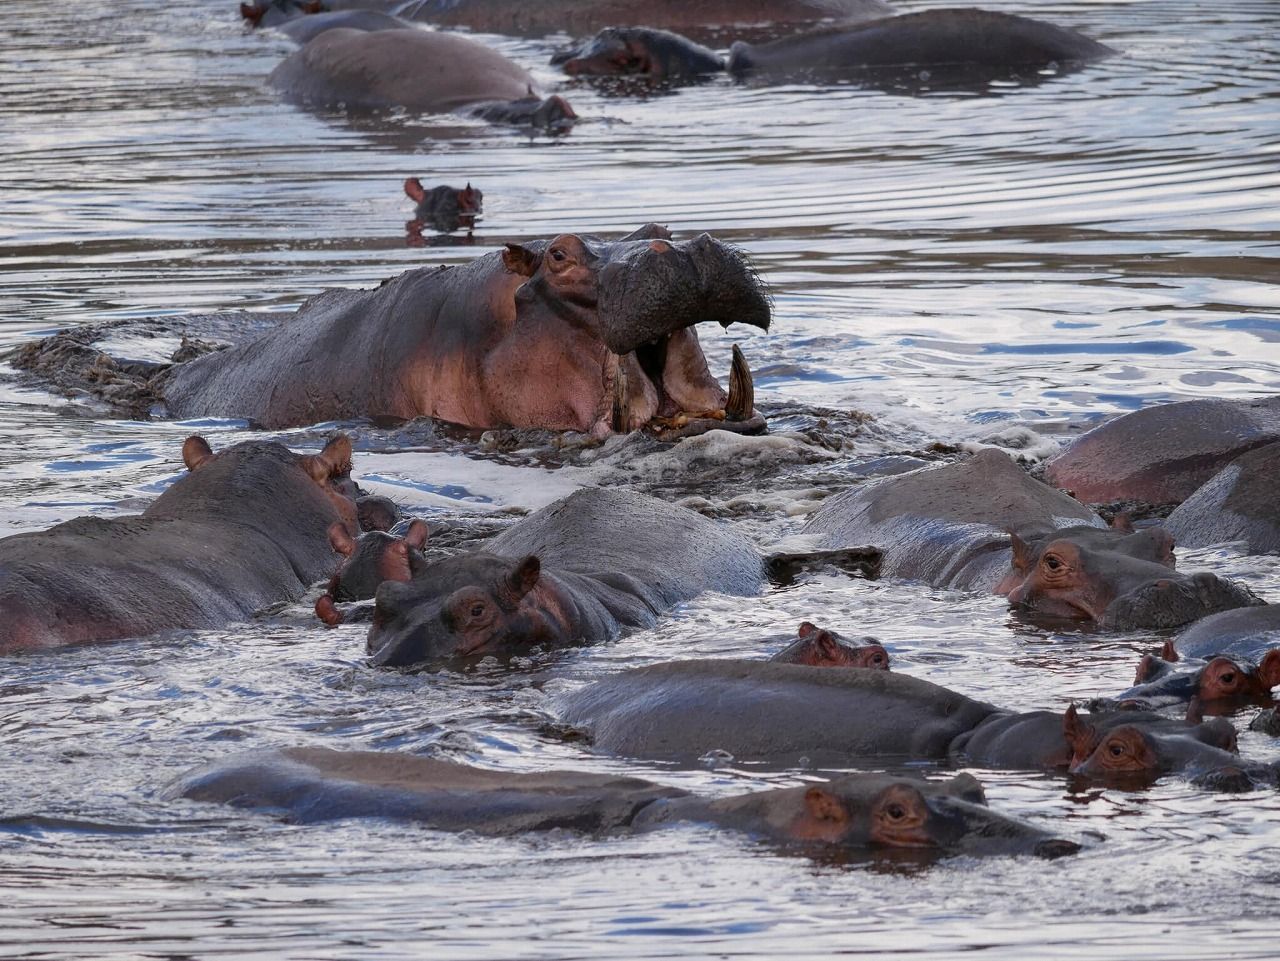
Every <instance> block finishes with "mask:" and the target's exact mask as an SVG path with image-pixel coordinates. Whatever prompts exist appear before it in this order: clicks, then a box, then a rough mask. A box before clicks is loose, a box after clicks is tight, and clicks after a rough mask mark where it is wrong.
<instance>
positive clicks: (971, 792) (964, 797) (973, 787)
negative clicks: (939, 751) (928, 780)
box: [943, 773, 987, 806]
mask: <svg viewBox="0 0 1280 961" xmlns="http://www.w3.org/2000/svg"><path fill="white" fill-rule="evenodd" d="M943 790H945V791H946V792H947V794H949V795H951V796H952V797H954V798H959V799H960V800H961V801H968V802H969V803H970V804H981V805H983V806H985V805H986V803H987V794H986V792H985V791H983V790H982V782H981V781H979V780H978V779H977V778H976V777H974V776H973V775H972V774H968V773H965V774H957V775H956V776H955V777H953V778H952V779H951V780H950V781H946V782H945V783H944V785H943Z"/></svg>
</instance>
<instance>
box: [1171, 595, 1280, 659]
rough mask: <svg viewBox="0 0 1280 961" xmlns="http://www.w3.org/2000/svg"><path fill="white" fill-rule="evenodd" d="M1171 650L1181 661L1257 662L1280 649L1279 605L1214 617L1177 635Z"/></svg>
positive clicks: (1229, 612) (1268, 605)
mask: <svg viewBox="0 0 1280 961" xmlns="http://www.w3.org/2000/svg"><path fill="white" fill-rule="evenodd" d="M1174 646H1175V648H1176V649H1177V652H1178V654H1179V655H1180V656H1181V657H1212V656H1214V655H1215V654H1225V655H1227V656H1229V657H1244V658H1248V659H1250V660H1253V661H1257V660H1259V659H1260V658H1262V657H1263V655H1265V654H1266V652H1267V651H1269V650H1270V649H1271V648H1273V647H1280V604H1266V605H1264V606H1262V607H1249V608H1244V609H1242V610H1237V611H1227V612H1225V613H1222V614H1214V615H1213V616H1212V617H1206V618H1205V619H1204V620H1202V621H1197V622H1196V623H1195V624H1193V625H1191V627H1189V628H1187V629H1186V630H1185V631H1183V632H1182V633H1181V634H1179V635H1178V637H1177V639H1176V640H1175V641H1174Z"/></svg>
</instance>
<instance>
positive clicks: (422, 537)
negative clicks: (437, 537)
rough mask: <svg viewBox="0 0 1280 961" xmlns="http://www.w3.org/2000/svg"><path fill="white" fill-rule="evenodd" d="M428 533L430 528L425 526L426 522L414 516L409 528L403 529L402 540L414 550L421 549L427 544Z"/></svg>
mask: <svg viewBox="0 0 1280 961" xmlns="http://www.w3.org/2000/svg"><path fill="white" fill-rule="evenodd" d="M428 534H430V530H429V529H428V528H427V522H426V521H423V520H418V519H417V518H414V520H413V521H412V522H411V523H410V524H409V529H408V530H407V531H405V535H404V542H405V543H406V544H408V545H409V546H410V547H412V548H414V549H415V550H422V548H424V547H425V546H426V544H427V535H428Z"/></svg>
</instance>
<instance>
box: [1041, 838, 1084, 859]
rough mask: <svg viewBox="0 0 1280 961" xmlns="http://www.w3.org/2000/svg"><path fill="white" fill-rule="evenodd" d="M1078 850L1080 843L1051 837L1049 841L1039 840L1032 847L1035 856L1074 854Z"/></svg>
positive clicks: (1059, 856) (1057, 856) (1051, 856)
mask: <svg viewBox="0 0 1280 961" xmlns="http://www.w3.org/2000/svg"><path fill="white" fill-rule="evenodd" d="M1079 850H1080V845H1078V844H1076V842H1075V841H1065V840H1063V839H1062V838H1053V839H1052V840H1049V841H1041V842H1040V843H1039V844H1037V845H1036V846H1035V848H1034V851H1035V855H1036V857H1039V858H1048V859H1050V860H1052V859H1053V858H1061V857H1066V856H1067V855H1069V854H1075V853H1077V852H1078V851H1079Z"/></svg>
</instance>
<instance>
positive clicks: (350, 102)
mask: <svg viewBox="0 0 1280 961" xmlns="http://www.w3.org/2000/svg"><path fill="white" fill-rule="evenodd" d="M267 83H268V84H270V85H271V86H272V87H274V88H275V89H277V90H279V91H280V92H281V93H282V94H283V95H284V97H285V99H287V100H289V101H291V102H293V103H300V104H304V105H307V106H310V107H325V108H329V107H338V106H342V107H343V108H344V109H346V110H348V111H364V110H389V109H403V110H409V111H413V112H416V113H451V112H462V113H466V114H468V115H470V116H474V117H479V118H481V119H484V120H489V121H493V122H495V123H510V124H518V125H528V126H533V127H542V128H550V127H558V126H565V125H567V124H569V123H572V121H573V120H574V119H576V117H577V115H576V114H575V113H574V112H573V108H572V107H570V106H569V104H568V103H567V102H566V101H565V100H564V98H562V97H557V96H551V97H546V98H543V97H541V96H540V95H538V94H537V92H536V84H535V83H534V80H533V77H531V76H530V75H529V73H528V71H526V70H525V69H524V68H523V67H521V66H519V65H518V64H516V63H515V62H514V61H512V60H509V59H507V58H506V57H504V56H503V55H502V54H500V53H498V52H497V51H496V50H492V49H490V48H489V47H486V46H485V45H484V44H482V43H478V42H476V41H475V40H471V39H468V38H467V37H463V36H459V35H458V34H454V33H435V32H432V31H427V30H377V31H373V32H369V31H366V30H352V29H347V28H334V29H330V30H326V31H324V32H323V33H321V34H319V35H318V36H316V37H315V39H313V40H311V41H310V42H309V43H307V44H306V45H305V46H304V47H302V49H300V50H298V51H296V52H294V53H293V54H290V55H289V56H288V57H287V58H285V60H284V61H283V62H282V63H281V64H280V65H279V66H277V67H276V68H275V70H273V71H271V75H270V76H268V77H267Z"/></svg>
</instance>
